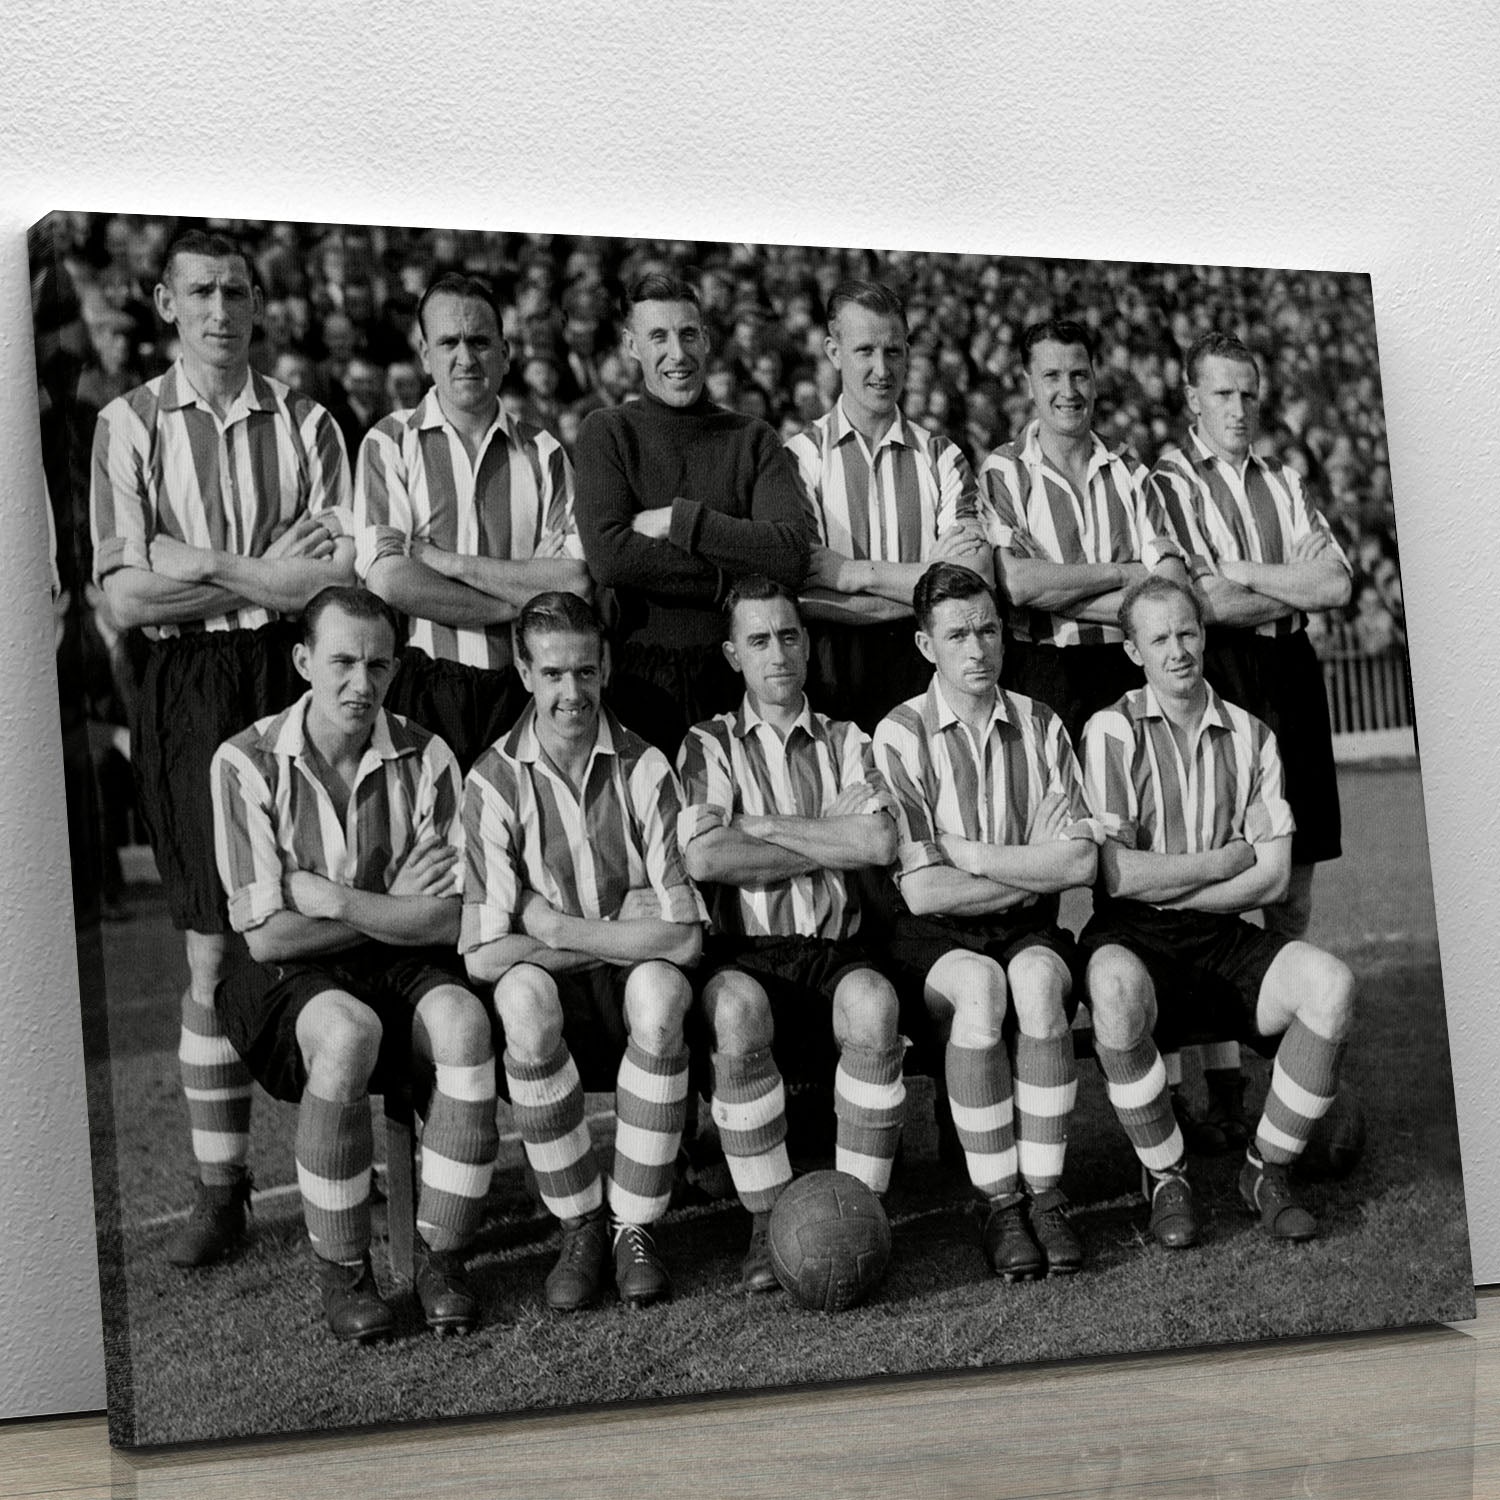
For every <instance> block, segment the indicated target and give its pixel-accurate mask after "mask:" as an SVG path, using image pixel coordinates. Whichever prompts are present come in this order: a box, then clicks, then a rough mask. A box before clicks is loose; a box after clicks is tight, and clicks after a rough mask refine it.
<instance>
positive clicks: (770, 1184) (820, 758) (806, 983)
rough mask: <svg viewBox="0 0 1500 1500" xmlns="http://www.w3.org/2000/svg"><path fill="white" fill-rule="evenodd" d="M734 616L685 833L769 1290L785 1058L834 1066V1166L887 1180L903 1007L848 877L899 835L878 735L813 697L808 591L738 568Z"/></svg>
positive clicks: (688, 748)
mask: <svg viewBox="0 0 1500 1500" xmlns="http://www.w3.org/2000/svg"><path fill="white" fill-rule="evenodd" d="M724 611H725V617H726V624H727V628H728V635H729V639H728V640H727V641H726V642H725V643H724V655H725V658H726V659H727V660H728V662H729V665H730V666H731V667H733V668H734V670H735V671H736V672H738V673H739V674H740V676H742V677H743V678H744V681H745V696H744V699H743V700H742V702H741V703H740V706H739V708H738V709H736V710H735V711H734V712H733V713H724V714H720V715H718V716H717V717H716V718H713V719H709V720H707V721H706V722H704V723H702V724H698V725H695V726H694V727H693V728H692V729H690V730H689V731H688V734H687V738H686V739H685V740H684V741H683V744H682V748H681V750H680V751H679V752H678V769H679V771H680V772H681V775H682V783H683V795H684V798H685V800H686V804H687V805H686V806H685V808H684V810H683V813H682V818H681V821H680V824H679V827H680V838H681V843H682V851H683V857H684V859H685V860H686V862H687V869H688V873H689V874H690V875H691V876H692V877H693V879H694V880H698V881H705V882H708V883H709V885H710V891H709V895H710V898H711V901H712V915H713V931H712V933H711V935H710V937H709V938H708V940H707V942H706V944H705V949H704V962H703V968H702V973H703V975H704V976H705V978H706V982H705V983H703V984H702V985H701V986H700V995H701V999H700V1004H701V1008H702V1014H703V1016H704V1019H705V1020H706V1022H707V1026H708V1030H709V1033H710V1036H711V1039H712V1044H713V1049H714V1051H713V1117H714V1121H715V1123H716V1124H717V1125H718V1127H719V1134H720V1138H721V1140H722V1142H723V1146H724V1155H725V1159H726V1160H727V1162H728V1165H729V1171H730V1175H731V1177H732V1178H733V1181H734V1185H735V1188H736V1190H737V1191H738V1193H739V1197H740V1202H741V1203H743V1204H744V1206H745V1207H746V1208H747V1209H748V1210H749V1211H750V1213H751V1214H752V1216H753V1223H752V1229H751V1236H750V1248H749V1251H748V1253H747V1254H746V1256H745V1260H744V1263H743V1265H742V1267H741V1278H740V1279H741V1286H742V1287H743V1288H744V1290H746V1291H749V1292H769V1291H775V1290H776V1289H777V1286H778V1283H777V1280H776V1274H775V1272H774V1271H773V1270H772V1267H771V1255H770V1246H769V1242H768V1239H767V1232H768V1228H769V1224H770V1219H771V1210H772V1208H773V1207H774V1206H775V1204H776V1200H777V1198H778V1197H780V1195H781V1192H782V1190H783V1189H784V1188H785V1187H786V1186H787V1184H788V1183H789V1182H790V1181H791V1179H792V1169H791V1164H790V1162H789V1160H788V1157H787V1148H786V1133H787V1126H786V1103H785V1093H784V1090H783V1085H782V1072H781V1070H782V1069H786V1070H787V1071H788V1072H789V1073H792V1074H793V1075H794V1076H796V1077H799V1078H805V1077H810V1076H815V1077H818V1078H819V1079H826V1078H827V1076H828V1072H830V1071H832V1073H833V1092H834V1111H835V1114H836V1116H837V1120H838V1129H837V1137H836V1141H835V1153H836V1155H835V1165H836V1166H837V1167H838V1168H839V1170H840V1171H844V1172H848V1173H849V1174H850V1175H851V1176H854V1177H858V1178H859V1179H860V1181H862V1182H863V1183H864V1184H865V1185H866V1186H867V1187H869V1188H870V1189H871V1190H872V1191H873V1192H875V1193H877V1194H883V1193H884V1192H885V1191H886V1189H887V1188H888V1187H889V1185H890V1178H891V1163H892V1161H893V1160H894V1158H895V1154H896V1146H897V1143H898V1142H899V1140H900V1137H901V1121H902V1114H903V1105H904V1102H905V1098H906V1090H905V1086H904V1085H903V1083H902V1081H901V1061H902V1051H903V1048H902V1041H901V1036H900V1028H899V1012H900V1006H899V1003H898V1001H897V998H896V992H895V990H894V989H893V988H892V986H891V984H890V981H889V980H887V979H886V978H885V977H884V976H883V975H882V974H881V973H880V972H879V971H878V970H877V969H876V968H875V967H874V965H873V964H872V963H871V961H870V959H869V957H868V955H867V954H866V953H865V951H864V950H863V948H862V947H861V946H860V945H859V943H858V942H857V941H855V940H854V939H855V934H856V933H857V932H858V931H859V927H860V907H859V898H858V892H857V890H856V889H855V887H854V885H853V883H852V882H851V881H850V880H849V879H848V878H847V873H846V872H850V871H854V870H861V869H870V870H874V869H884V867H885V866H887V865H889V864H890V863H891V862H892V860H893V859H894V858H895V854H896V828H895V823H894V820H893V817H892V813H893V812H894V807H893V804H892V802H891V798H890V794H889V793H888V792H887V791H886V790H885V787H884V784H883V782H882V781H881V779H880V776H879V774H878V773H877V772H876V770H875V765H874V757H873V754H872V751H871V748H870V741H869V739H868V738H867V737H866V735H865V734H864V732H863V731H862V730H861V729H860V728H859V727H858V726H857V725H855V724H850V723H842V722H836V721H834V720H830V719H828V718H825V717H824V716H823V715H822V714H820V713H816V712H814V711H813V708H812V705H811V704H810V703H809V701H808V698H807V694H806V692H805V686H806V682H807V671H808V654H809V642H808V634H807V631H806V630H805V629H804V628H803V624H802V619H801V616H800V615H799V613H798V610H797V600H796V596H795V595H794V594H793V593H792V591H791V590H790V589H788V588H787V587H786V586H785V585H784V584H780V583H776V582H774V581H773V580H772V579H769V578H765V577H760V576H752V577H748V578H742V579H740V580H739V581H738V582H737V583H736V584H734V585H733V587H732V588H731V589H730V591H729V593H728V595H727V597H726V598H725V601H724ZM773 1047H774V1050H775V1055H773ZM778 1059H779V1066H778Z"/></svg>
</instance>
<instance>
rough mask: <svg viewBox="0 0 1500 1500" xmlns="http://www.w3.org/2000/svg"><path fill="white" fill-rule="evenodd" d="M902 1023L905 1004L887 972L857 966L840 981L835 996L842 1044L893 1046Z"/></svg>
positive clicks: (838, 1036) (837, 1033)
mask: <svg viewBox="0 0 1500 1500" xmlns="http://www.w3.org/2000/svg"><path fill="white" fill-rule="evenodd" d="M900 1022H901V1003H900V1001H899V1000H898V999H897V998H896V991H895V990H894V989H893V988H892V986H891V982H890V980H888V979H887V978H886V977H885V976H884V975H883V974H877V973H876V972H875V970H874V969H855V970H854V971H853V972H851V973H849V974H846V975H845V976H844V977H843V978H842V979H841V980H840V981H839V986H838V989H837V990H835V991H834V996H833V1034H834V1037H835V1039H836V1040H837V1041H838V1043H839V1045H840V1046H841V1047H849V1046H853V1047H874V1048H877V1049H880V1050H884V1049H886V1048H889V1047H893V1046H895V1044H896V1038H897V1036H898V1035H899V1034H900Z"/></svg>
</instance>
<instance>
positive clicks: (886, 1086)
mask: <svg viewBox="0 0 1500 1500" xmlns="http://www.w3.org/2000/svg"><path fill="white" fill-rule="evenodd" d="M901 1057H902V1049H901V1048H900V1047H854V1046H847V1047H845V1048H844V1049H843V1050H842V1051H841V1052H840V1053H839V1065H838V1068H837V1069H836V1070H835V1071H834V1075H833V1112H834V1113H835V1114H836V1115H837V1116H838V1121H839V1124H838V1138H837V1141H836V1144H835V1151H834V1165H835V1166H836V1167H837V1168H838V1169H839V1171H840V1172H847V1173H848V1174H849V1175H850V1176H851V1177H857V1178H859V1180H860V1181H861V1182H862V1183H864V1185H865V1186H866V1187H867V1188H869V1189H870V1191H871V1192H872V1193H883V1192H885V1190H886V1189H887V1188H888V1187H889V1186H890V1185H891V1163H892V1162H893V1161H894V1160H895V1158H896V1146H897V1144H898V1143H899V1142H900V1140H901V1121H902V1118H903V1116H904V1115H905V1106H906V1084H905V1083H904V1082H903V1081H902V1078H901Z"/></svg>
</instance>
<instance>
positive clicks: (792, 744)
mask: <svg viewBox="0 0 1500 1500" xmlns="http://www.w3.org/2000/svg"><path fill="white" fill-rule="evenodd" d="M677 770H678V774H679V775H680V776H681V777H682V790H683V796H684V797H685V798H686V802H687V805H686V806H685V807H684V808H683V810H682V815H681V817H680V818H679V819H678V821H677V828H678V842H679V843H680V844H681V845H682V847H683V848H684V849H685V848H686V847H687V846H688V845H689V844H690V843H691V842H692V841H693V840H694V839H695V838H697V837H698V835H699V834H700V833H706V832H708V830H709V829H711V828H727V827H728V826H729V824H730V823H731V822H732V821H733V820H734V819H735V818H736V817H737V816H739V815H741V814H744V815H746V816H748V817H774V816H781V817H792V818H821V817H822V816H823V810H824V809H825V808H827V807H830V806H832V804H833V803H834V802H835V801H836V800H837V799H838V797H839V794H840V793H841V792H843V791H844V790H845V789H846V788H848V787H850V786H855V785H859V784H861V783H872V784H874V785H876V786H879V785H880V784H881V781H880V773H879V772H878V771H876V769H875V755H874V750H873V748H872V746H871V744H870V741H869V738H868V737H867V736H866V734H865V732H864V731H863V730H862V729H861V728H860V727H859V725H857V724H848V723H844V722H842V721H840V720H834V719H829V718H827V717H826V716H825V715H823V714H819V713H814V712H813V711H812V707H811V705H810V704H809V703H808V701H807V698H806V697H805V696H804V697H803V699H802V712H801V713H800V714H799V715H798V716H797V720H796V722H795V723H794V724H793V725H792V727H791V729H790V730H789V731H788V732H787V737H786V739H785V740H783V739H782V738H781V736H780V735H779V734H778V733H777V732H776V730H775V729H774V728H772V726H771V725H770V724H768V723H767V722H766V721H765V720H764V719H763V718H762V717H761V715H760V713H759V712H758V711H757V710H756V708H755V706H754V705H753V704H752V703H751V702H750V699H749V697H748V696H747V697H746V698H745V699H744V700H743V702H741V704H740V706H739V708H738V710H736V711H735V712H734V713H728V714H719V715H718V716H717V717H716V718H713V719H708V720H706V721H705V722H704V723H702V724H696V725H694V726H693V728H692V729H690V730H688V733H687V738H686V739H684V740H683V742H682V748H681V749H680V750H679V751H678V752H677ZM711 910H712V912H713V920H714V926H715V927H716V928H717V929H718V930H719V931H720V932H730V933H738V934H742V935H744V936H746V937H770V936H775V937H791V936H794V935H800V936H802V937H820V938H846V937H849V936H851V935H852V934H853V933H855V932H856V931H858V929H859V918H860V912H859V899H858V896H857V894H856V892H855V891H854V889H853V888H852V887H851V886H850V885H849V883H848V881H847V880H846V879H845V876H844V871H842V870H812V871H809V872H808V873H807V874H805V875H795V876H793V877H792V878H791V879H789V880H778V881H776V882H774V883H772V884H768V885H757V886H739V887H732V886H719V887H716V888H715V890H714V892H713V900H712V903H711Z"/></svg>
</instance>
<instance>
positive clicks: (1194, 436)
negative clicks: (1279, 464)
mask: <svg viewBox="0 0 1500 1500" xmlns="http://www.w3.org/2000/svg"><path fill="white" fill-rule="evenodd" d="M1188 442H1189V443H1191V444H1192V450H1193V451H1192V459H1193V466H1194V467H1195V468H1199V469H1212V468H1214V467H1216V466H1217V465H1219V464H1223V465H1224V467H1225V468H1226V469H1228V470H1230V471H1231V472H1232V473H1235V474H1238V475H1240V476H1241V477H1243V476H1244V474H1245V471H1246V470H1247V469H1248V468H1249V467H1250V465H1251V464H1255V465H1256V466H1257V467H1261V466H1262V461H1261V456H1260V454H1258V453H1257V452H1256V451H1255V449H1254V448H1251V449H1250V451H1249V452H1248V453H1247V454H1246V455H1245V462H1244V463H1243V464H1241V465H1240V466H1239V467H1238V468H1236V467H1235V465H1233V464H1232V463H1230V462H1229V460H1228V459H1227V458H1220V457H1219V455H1218V454H1217V453H1215V452H1214V450H1213V449H1212V448H1210V447H1209V446H1208V444H1207V443H1205V442H1204V441H1203V439H1202V438H1201V437H1200V436H1199V435H1198V424H1197V423H1196V422H1194V423H1192V424H1191V425H1190V426H1189V427H1188Z"/></svg>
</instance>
